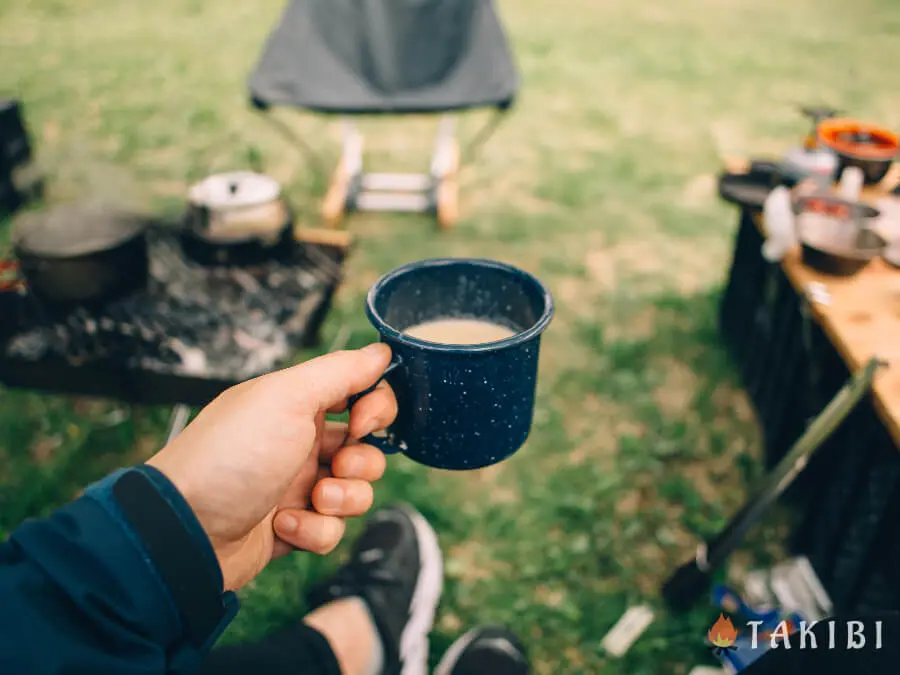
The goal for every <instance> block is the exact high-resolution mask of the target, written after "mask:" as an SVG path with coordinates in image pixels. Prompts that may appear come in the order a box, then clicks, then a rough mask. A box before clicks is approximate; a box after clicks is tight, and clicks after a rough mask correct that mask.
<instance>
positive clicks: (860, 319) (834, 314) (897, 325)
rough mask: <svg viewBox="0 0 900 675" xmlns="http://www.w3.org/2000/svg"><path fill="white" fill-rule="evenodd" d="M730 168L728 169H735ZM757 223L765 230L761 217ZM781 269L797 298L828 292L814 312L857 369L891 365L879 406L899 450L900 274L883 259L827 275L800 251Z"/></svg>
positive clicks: (878, 387)
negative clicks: (871, 363)
mask: <svg viewBox="0 0 900 675" xmlns="http://www.w3.org/2000/svg"><path fill="white" fill-rule="evenodd" d="M733 168H734V165H733V164H732V165H730V166H729V169H733ZM896 176H897V174H896V172H892V174H891V176H889V177H887V178H886V179H885V183H883V184H882V185H880V186H877V187H876V189H874V190H873V189H869V190H868V191H867V193H865V194H864V195H863V196H864V198H868V199H875V198H878V197H881V196H885V195H886V194H887V193H888V192H889V190H888V189H887V188H893V187H894V184H895V182H896ZM753 220H754V223H755V224H756V226H757V227H759V228H760V229H761V230H762V227H763V218H762V214H761V213H756V214H754V217H753ZM781 266H782V268H783V269H784V272H785V274H786V276H787V277H788V279H789V280H790V282H791V284H792V285H793V287H794V288H795V289H796V290H797V292H798V293H801V294H803V295H808V291H809V288H810V284H813V283H819V284H821V285H822V286H824V288H825V289H826V290H827V292H828V296H830V297H829V299H828V302H827V303H825V302H816V301H813V302H811V303H810V305H811V307H810V309H811V313H812V315H813V316H814V317H815V319H816V321H817V322H818V323H819V324H820V325H821V326H822V329H823V330H824V332H825V333H826V335H827V336H828V338H829V339H830V340H831V342H832V344H834V346H835V348H836V349H837V350H838V351H839V352H840V354H841V356H842V357H843V359H844V361H845V362H846V364H847V366H848V367H849V368H850V369H851V370H855V369H856V368H859V367H860V366H862V365H864V364H865V363H866V362H867V361H868V360H869V359H870V358H871V357H872V356H878V357H879V358H881V359H883V360H884V361H887V362H890V364H891V367H889V368H885V369H883V370H882V371H881V373H880V374H879V375H878V376H877V377H876V381H875V384H874V394H875V396H874V398H875V405H876V407H877V409H878V412H879V414H880V415H881V417H882V419H883V420H884V423H885V425H886V426H887V428H888V431H889V432H890V434H891V436H892V437H893V439H894V441H895V442H896V443H897V444H898V446H900V270H898V269H895V268H893V267H891V266H890V265H889V264H887V263H886V262H884V261H883V260H882V259H880V258H878V259H876V260H874V261H872V262H871V263H870V264H869V265H867V266H866V267H865V268H863V269H862V270H861V271H860V272H858V273H856V274H854V275H853V276H849V277H836V276H830V275H827V274H822V273H820V272H818V271H816V270H814V269H812V268H810V267H807V266H806V265H804V264H803V262H802V261H801V253H800V249H799V247H797V248H795V249H794V250H792V251H790V252H789V253H788V254H787V255H786V256H785V258H784V259H783V260H782V262H781Z"/></svg>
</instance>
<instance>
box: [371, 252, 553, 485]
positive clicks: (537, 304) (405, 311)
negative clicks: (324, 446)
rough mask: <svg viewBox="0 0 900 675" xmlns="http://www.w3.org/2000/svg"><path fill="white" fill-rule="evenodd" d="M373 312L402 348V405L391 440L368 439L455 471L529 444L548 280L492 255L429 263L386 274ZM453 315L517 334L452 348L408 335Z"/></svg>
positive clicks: (398, 390) (389, 340) (548, 315)
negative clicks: (481, 258)
mask: <svg viewBox="0 0 900 675" xmlns="http://www.w3.org/2000/svg"><path fill="white" fill-rule="evenodd" d="M366 314H367V315H368V317H369V320H370V321H371V322H372V325H373V326H375V328H376V330H377V331H378V334H379V339H380V341H381V342H384V343H386V344H388V345H389V346H390V347H391V350H392V352H393V360H392V362H391V364H390V366H389V367H388V368H387V370H386V371H385V374H384V379H386V380H387V382H388V384H390V385H391V388H392V389H393V390H394V394H395V395H396V397H397V407H398V413H397V418H396V420H395V421H394V423H393V424H392V425H391V426H390V427H389V428H388V429H387V434H386V436H384V437H373V436H369V437H367V438H366V439H364V440H365V441H366V442H368V443H372V444H373V445H376V446H377V447H379V448H380V449H381V450H382V451H384V452H385V453H394V452H402V453H403V454H405V455H406V456H407V457H409V458H410V459H412V460H414V461H416V462H419V463H420V464H425V465H426V466H431V467H435V468H439V469H453V470H466V469H478V468H481V467H485V466H490V465H492V464H496V463H498V462H501V461H503V460H504V459H506V458H507V457H509V456H511V455H512V454H513V453H515V452H516V451H517V450H518V449H519V448H520V447H522V445H523V444H524V443H525V439H527V438H528V433H529V431H530V430H531V421H532V417H533V413H534V396H535V385H536V382H537V368H538V353H539V350H540V341H541V333H543V332H544V330H545V329H546V328H547V325H548V324H549V323H550V320H551V319H552V317H553V298H552V296H551V295H550V292H549V291H548V290H547V288H546V287H545V286H544V285H543V284H542V283H541V282H540V281H538V280H537V279H536V278H535V277H534V276H532V275H531V274H528V273H527V272H524V271H522V270H520V269H517V268H515V267H513V266H511V265H506V264H504V263H500V262H496V261H493V260H479V259H474V258H445V259H436V260H422V261H419V262H414V263H410V264H408V265H405V266H403V267H400V268H398V269H396V270H394V271H393V272H390V273H388V274H386V275H385V276H383V277H382V278H381V279H379V280H378V281H377V282H376V283H375V285H374V286H372V288H371V290H370V291H369V294H368V298H367V299H366ZM448 318H459V319H476V320H483V321H488V322H490V323H493V324H499V325H501V326H503V327H505V328H507V329H508V330H509V331H511V332H512V333H513V335H512V336H510V337H505V338H503V339H500V340H497V341H495V342H487V343H479V344H446V343H442V342H430V341H427V340H424V339H420V338H416V337H412V336H411V335H407V334H405V333H404V331H405V330H407V329H409V328H410V327H413V326H417V325H419V324H422V323H426V322H429V321H434V320H440V319H448Z"/></svg>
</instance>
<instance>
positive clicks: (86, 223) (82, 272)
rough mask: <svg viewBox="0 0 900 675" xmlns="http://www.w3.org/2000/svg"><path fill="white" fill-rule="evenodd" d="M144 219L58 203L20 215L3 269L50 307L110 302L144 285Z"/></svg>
mask: <svg viewBox="0 0 900 675" xmlns="http://www.w3.org/2000/svg"><path fill="white" fill-rule="evenodd" d="M146 227H147V221H146V220H144V219H143V218H141V217H140V216H135V215H132V214H122V213H117V212H113V211H111V210H110V209H109V208H107V207H102V206H87V207H85V206H70V207H61V208H57V209H54V210H52V211H49V212H44V213H33V214H27V215H26V216H23V217H22V218H20V219H19V220H18V221H16V223H15V224H14V226H13V230H12V243H13V250H14V252H15V256H16V259H17V260H16V261H10V260H7V261H4V265H3V267H4V269H6V270H7V271H17V272H18V275H19V277H20V278H19V279H17V280H14V281H6V282H4V283H3V284H2V285H0V290H10V289H12V288H15V287H17V286H21V285H23V283H24V286H26V287H27V288H28V290H29V292H30V293H32V294H33V295H34V296H35V298H37V299H38V300H40V301H41V302H42V303H44V304H45V305H47V306H48V307H51V308H52V307H61V308H65V307H70V306H72V305H77V304H93V303H100V302H108V301H110V300H114V299H116V298H119V297H122V296H123V295H127V294H128V293H131V292H133V291H135V290H137V289H139V288H142V287H144V286H145V285H146V284H147V279H148V277H149V259H148V255H147V239H146V236H145V231H146Z"/></svg>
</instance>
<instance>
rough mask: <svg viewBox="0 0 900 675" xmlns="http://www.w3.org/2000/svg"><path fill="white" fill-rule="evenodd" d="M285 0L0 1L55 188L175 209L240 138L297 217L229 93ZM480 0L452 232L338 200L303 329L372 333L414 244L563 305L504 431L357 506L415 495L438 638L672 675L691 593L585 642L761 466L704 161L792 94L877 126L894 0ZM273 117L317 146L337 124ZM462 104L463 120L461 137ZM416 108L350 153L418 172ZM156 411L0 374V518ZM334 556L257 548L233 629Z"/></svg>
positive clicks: (131, 433)
mask: <svg viewBox="0 0 900 675" xmlns="http://www.w3.org/2000/svg"><path fill="white" fill-rule="evenodd" d="M281 5H282V0H257V1H256V2H252V3H238V2H214V1H213V0H158V1H157V2H154V3H148V2H114V1H113V0H41V1H40V2H29V1H28V0H2V2H0V64H2V67H0V92H2V93H12V94H16V95H18V96H20V97H21V98H22V99H23V100H24V101H25V103H26V105H27V114H28V120H29V122H30V124H31V127H32V130H33V133H34V137H35V141H36V145H37V148H38V151H39V156H40V160H41V162H42V164H43V165H44V166H45V168H46V171H47V175H48V178H49V183H50V191H49V192H50V194H49V199H50V200H51V201H54V202H56V201H64V200H69V199H73V198H79V197H83V196H85V195H91V196H92V197H94V198H97V197H99V198H106V199H114V200H116V201H117V202H118V203H120V204H134V205H137V206H142V207H148V208H153V209H155V210H158V211H160V212H172V211H174V210H175V209H177V208H178V207H179V204H180V203H181V200H182V199H183V195H184V193H185V189H186V186H187V185H188V184H189V183H190V182H191V181H193V180H196V179H198V178H200V177H201V176H203V175H205V174H207V173H209V172H211V171H216V170H223V169H229V168H235V167H244V166H246V164H247V162H248V158H249V157H253V156H259V157H262V158H264V160H265V168H266V170H267V171H268V172H270V173H271V174H272V175H274V176H275V177H277V178H279V179H280V180H282V181H283V182H285V184H287V185H288V190H289V194H290V196H291V198H292V200H293V201H294V203H295V205H296V206H297V208H298V209H299V212H300V217H301V218H302V219H304V221H308V222H309V223H310V224H313V223H314V222H315V221H316V210H315V207H316V199H317V197H318V196H320V195H321V193H322V191H323V189H324V183H323V180H322V179H321V177H318V176H315V175H313V174H312V173H311V172H310V171H309V170H308V167H305V166H304V165H303V163H302V161H301V160H300V158H299V157H298V156H297V155H296V153H294V152H292V151H291V150H290V149H289V148H285V147H284V146H283V144H282V143H281V141H280V139H279V138H278V137H277V136H276V135H274V134H273V133H272V131H271V130H270V129H269V128H268V127H266V126H265V125H264V124H263V123H262V122H261V121H260V120H259V119H257V118H256V117H255V116H254V115H253V114H252V113H251V112H250V111H249V110H248V108H247V106H246V103H245V86H244V83H245V78H246V76H247V74H248V72H249V70H250V68H251V67H252V65H253V63H254V61H255V59H256V57H257V55H258V53H259V51H260V49H261V46H262V42H263V40H264V38H265V36H266V35H267V33H268V31H269V30H270V29H271V27H272V26H273V24H274V22H275V21H276V19H277V17H278V14H279V11H280V8H281ZM500 5H501V11H502V13H503V15H504V18H505V20H506V24H507V27H508V30H509V33H510V36H511V39H512V41H513V43H514V47H515V50H516V52H517V58H518V61H519V65H520V67H521V69H522V71H523V78H524V88H523V91H522V96H521V99H520V101H519V102H518V105H517V108H516V110H515V111H514V114H513V115H512V118H511V120H510V121H509V123H508V124H507V125H506V126H505V127H503V128H502V130H501V131H500V132H499V133H498V134H497V135H496V137H495V138H494V139H493V140H492V141H491V142H490V143H489V145H488V146H487V147H485V148H484V151H483V152H482V153H481V155H480V157H479V160H478V162H477V163H476V164H474V165H473V166H471V167H469V168H468V169H467V170H466V173H465V174H464V178H463V201H462V208H463V220H462V222H461V223H460V224H459V225H458V227H457V228H456V229H455V230H454V231H452V232H449V233H446V234H438V233H437V232H436V231H435V229H434V227H433V225H432V224H431V223H430V222H428V221H427V220H426V219H425V218H420V217H396V216H387V215H378V216H376V215H362V216H355V217H353V218H352V219H351V220H350V221H349V222H348V224H347V226H348V228H349V229H350V230H352V231H353V232H354V233H355V234H356V235H358V237H359V242H360V243H359V245H358V246H357V248H356V250H355V252H354V254H353V256H352V258H351V260H350V263H349V266H348V278H347V281H346V283H345V285H344V287H343V289H342V292H341V294H340V295H339V297H338V300H337V304H336V307H335V310H334V312H333V313H332V315H331V316H330V318H329V320H328V323H327V325H326V330H325V341H324V342H325V344H326V345H327V344H328V343H329V342H330V341H331V340H332V339H333V338H334V337H335V336H337V335H338V334H339V333H341V332H342V330H343V329H344V327H346V328H349V329H350V330H351V333H350V338H349V344H350V346H361V345H363V344H366V343H367V342H369V341H371V340H373V339H374V332H373V330H372V329H371V328H370V327H369V326H368V324H367V322H366V320H365V317H364V315H363V312H362V301H363V296H364V293H365V291H366V289H367V287H368V286H369V285H370V284H371V283H372V281H374V279H376V278H377V277H378V276H379V275H380V274H381V273H383V272H385V271H387V270H389V269H391V268H393V267H396V266H398V265H400V264H402V263H405V262H407V261H410V260H414V259H418V258H427V257H435V256H443V255H478V256H484V257H493V258H498V259H501V260H505V261H508V262H512V263H514V264H517V265H519V266H521V267H524V268H526V269H528V270H530V271H532V272H534V273H535V274H537V275H539V276H540V277H541V278H542V279H543V280H544V281H545V282H546V283H547V284H548V285H549V286H550V287H551V289H552V290H553V292H554V294H555V297H556V301H557V307H558V313H557V316H556V319H555V321H554V323H553V324H552V325H551V327H550V329H549V330H548V332H547V333H546V335H545V339H544V346H543V351H542V361H541V375H540V381H539V394H538V396H539V397H538V404H537V409H536V411H535V420H534V428H533V431H532V435H531V438H530V440H529V442H528V444H527V446H526V447H525V448H524V449H523V450H522V451H521V452H519V453H518V454H517V455H516V456H515V457H514V458H512V459H511V460H509V461H507V462H505V463H503V464H502V465H500V466H497V467H494V468H491V469H487V470H483V471H479V472H471V473H463V474H450V473H445V472H438V471H429V470H426V469H424V468H423V467H420V466H417V465H414V464H412V463H411V462H409V461H406V460H404V459H403V458H392V459H391V460H390V466H389V471H388V474H387V476H386V477H385V479H384V480H383V481H382V482H381V483H380V484H379V486H378V489H377V493H378V500H379V502H382V503H384V502H389V501H392V500H397V499H402V500H409V501H411V502H412V503H414V504H415V505H416V506H417V507H418V508H420V509H421V510H422V511H423V512H424V513H425V514H426V515H427V516H428V517H429V518H430V519H431V520H432V522H433V523H434V525H435V527H436V528H437V530H438V532H439V535H440V538H441V542H442V545H443V549H444V552H445V555H446V572H447V577H448V579H447V585H446V591H445V594H444V598H443V602H442V606H441V609H440V612H439V616H438V622H437V627H436V637H435V640H434V644H433V654H432V655H433V657H434V658H437V657H439V655H440V653H441V652H442V651H443V649H444V648H446V646H447V645H448V644H449V643H450V641H452V640H453V639H454V638H455V637H456V636H458V635H459V634H460V632H461V631H464V630H465V629H466V628H467V627H470V626H472V625H474V624H476V623H484V622H493V623H502V624H507V625H509V626H511V627H512V628H514V629H515V630H517V631H518V632H519V633H520V634H521V635H523V636H524V637H525V638H526V640H527V642H528V644H529V645H530V648H531V653H532V657H533V660H534V663H535V671H536V672H537V673H539V674H540V675H550V674H553V675H558V674H562V673H608V674H610V675H614V674H616V673H622V674H623V675H624V674H626V673H627V674H628V675H643V674H645V673H686V672H687V671H688V670H689V669H690V667H692V666H693V665H695V664H698V663H708V662H709V660H710V657H709V655H708V652H707V650H706V648H705V647H704V644H703V636H704V634H705V631H706V628H708V626H709V625H710V623H711V620H713V619H714V618H715V615H713V614H712V613H711V611H709V610H705V609H702V608H701V609H698V610H696V611H695V612H694V613H693V614H690V615H688V616H682V617H675V616H669V615H666V614H665V613H664V612H662V611H661V612H660V618H659V620H658V621H657V622H656V623H655V624H654V626H653V627H652V628H651V630H650V631H649V632H648V633H647V634H646V635H645V636H644V637H643V638H642V639H641V640H640V641H639V642H638V643H637V644H636V646H635V647H634V648H633V649H632V651H631V652H629V653H628V654H627V655H626V657H625V658H623V659H621V660H613V659H610V658H609V657H607V656H605V655H604V653H603V651H602V650H601V649H600V640H601V638H602V636H603V635H604V634H605V633H606V631H607V630H608V629H609V628H610V627H611V626H612V624H613V623H614V622H615V621H616V620H617V619H618V617H619V615H620V614H621V612H622V611H623V609H624V608H625V607H626V606H627V605H628V604H629V603H632V602H637V601H641V600H647V601H649V602H651V603H653V604H655V605H658V604H659V603H658V599H657V598H656V589H657V587H658V585H659V582H660V581H661V580H662V579H663V578H664V577H665V575H666V573H667V570H669V569H671V566H672V564H674V563H675V562H676V561H680V560H681V559H682V558H684V557H685V556H686V555H688V553H689V552H690V550H691V547H692V543H693V542H694V541H695V540H696V537H697V536H700V535H702V534H704V533H709V532H711V531H712V530H714V529H715V528H716V526H717V525H719V524H720V523H721V522H722V520H723V518H724V517H726V516H727V515H728V514H729V513H730V512H731V511H732V510H733V509H734V508H735V506H736V505H737V504H739V502H740V501H741V498H742V496H743V495H744V491H745V487H746V485H747V484H748V482H749V481H750V480H751V479H752V478H753V477H754V476H755V475H757V474H758V473H759V471H760V469H759V466H758V462H757V457H758V455H759V438H758V433H757V430H756V427H755V424H754V421H753V416H752V412H751V410H750V408H749V406H748V403H747V400H746V398H745V396H744V395H743V393H742V392H741V390H740V387H739V382H738V380H737V377H736V375H735V373H734V371H733V369H732V367H731V365H730V363H729V360H728V358H727V355H726V353H725V351H724V350H723V348H722V347H721V345H720V343H719V338H718V336H717V332H716V322H715V315H716V310H717V301H718V297H719V295H720V290H721V286H722V283H723V280H724V278H725V274H726V271H727V266H728V263H729V247H730V243H731V238H732V234H733V231H734V225H735V222H736V219H735V214H734V213H732V212H731V211H730V209H729V208H727V207H726V206H724V205H722V204H721V203H720V202H718V201H717V198H716V195H715V173H716V171H717V169H718V166H719V163H720V159H721V157H722V156H723V155H728V154H738V155H739V154H765V153H773V152H778V151H779V150H780V149H782V148H784V147H785V146H786V145H787V144H789V143H791V142H794V141H796V139H797V138H798V137H799V136H800V135H801V134H802V133H803V132H805V131H806V124H805V122H804V121H803V120H802V119H800V117H799V116H798V115H797V113H796V105H797V104H799V103H804V102H826V103H830V104H832V105H836V106H839V107H843V108H845V109H847V110H849V111H852V112H853V113H854V114H856V115H859V116H863V117H866V118H871V119H873V120H877V121H881V122H883V123H885V124H889V125H891V126H893V127H895V128H896V127H900V99H898V95H897V92H898V91H900V71H898V64H900V40H898V39H897V34H898V32H900V5H898V4H896V2H894V1H893V0H857V1H856V2H852V3H849V2H844V3H836V2H834V3H832V2H822V1H821V0H794V2H791V3H784V2H780V1H778V0H752V1H751V0H681V1H680V2H672V1H671V0H641V1H639V2H634V1H632V0H602V1H600V0H556V1H555V2H546V1H539V0H507V1H505V2H501V3H500ZM289 119H292V120H294V122H293V123H294V125H295V127H296V128H297V129H298V130H299V131H300V132H301V133H303V134H304V135H305V136H306V137H308V138H310V139H312V140H314V141H315V143H316V145H317V147H318V148H320V149H321V151H322V152H323V154H325V155H327V156H328V157H329V158H334V157H335V155H336V152H337V139H338V136H337V129H336V128H335V125H334V124H333V123H332V122H331V121H329V120H328V119H323V118H319V117H315V116H312V115H305V116H299V117H298V116H294V117H290V118H289ZM478 122H480V115H477V114H476V115H473V116H472V117H468V118H466V119H465V120H464V122H463V124H462V132H463V135H465V134H467V133H469V134H470V133H472V132H473V131H474V130H475V129H476V127H477V124H478ZM433 127H434V121H433V120H432V119H427V118H426V119H421V120H418V119H417V120H414V121H413V122H403V123H396V122H393V123H392V122H391V121H390V120H372V121H367V122H366V123H365V124H364V129H365V130H366V132H367V134H368V136H367V142H368V149H369V152H370V154H369V157H370V159H371V160H372V162H373V165H375V164H376V163H382V164H384V165H390V166H391V167H394V166H397V165H398V164H399V166H401V167H404V168H405V167H407V166H408V167H415V166H416V165H417V164H423V165H424V162H426V161H427V156H428V153H429V150H430V148H429V144H430V134H431V132H432V130H433ZM3 236H4V237H5V235H3ZM312 355H314V353H313V352H310V353H308V354H303V355H300V356H299V357H298V358H301V359H302V358H308V357H310V356H312ZM166 414H167V411H166V410H163V409H157V410H140V411H137V413H136V414H135V415H134V416H128V415H125V414H123V410H122V409H121V407H120V406H117V405H116V404H114V403H111V402H105V401H84V400H80V401H76V400H71V399H66V398H62V397H53V396H41V395H37V394H33V393H24V392H16V391H9V390H3V389H0V536H5V535H6V534H7V533H8V532H9V531H10V530H11V529H12V528H13V527H15V525H16V524H17V523H18V522H19V521H20V520H21V519H22V518H24V517H26V516H32V515H39V514H42V513H46V512H48V511H49V510H50V509H52V508H53V507H54V506H56V505H58V504H60V503H62V502H64V501H66V500H68V499H70V498H71V497H72V496H73V495H74V494H75V493H76V492H77V490H78V489H79V487H81V486H82V485H83V484H85V483H86V482H88V481H91V480H93V479H96V478H99V477H101V476H102V475H104V474H105V473H106V472H108V471H109V470H111V469H112V468H115V467H117V466H122V465H126V464H129V463H133V462H136V461H140V460H141V459H142V458H145V457H147V456H148V455H149V454H151V453H152V452H153V451H154V450H155V449H157V448H158V447H159V444H160V443H161V442H162V437H163V432H164V428H165V421H166ZM783 531H784V525H783V523H782V521H781V519H779V518H773V519H771V520H770V522H769V523H767V524H766V525H765V526H764V527H763V528H761V530H760V532H758V533H757V535H756V537H755V541H754V543H753V545H751V546H749V547H748V550H747V551H746V552H745V553H744V555H743V556H741V557H740V560H739V562H740V563H741V564H747V563H748V561H751V560H752V561H754V562H758V563H759V562H765V560H766V559H767V556H769V555H772V554H773V553H774V552H777V548H778V543H779V541H781V539H782V535H783ZM335 562H336V561H335V558H334V557H332V558H328V559H314V558H312V557H311V556H306V555H296V556H294V557H292V558H290V559H286V560H282V561H279V562H278V563H277V564H275V565H273V566H272V567H271V568H270V569H269V570H267V571H266V572H265V573H264V574H263V575H262V576H261V577H260V578H259V579H258V580H257V581H256V582H255V583H254V584H253V585H252V586H251V587H249V588H247V589H246V590H245V591H243V593H242V599H243V604H244V609H243V612H242V614H241V616H240V617H239V619H238V620H237V621H236V622H235V624H234V625H233V627H232V628H231V629H230V631H229V633H228V634H227V639H229V640H243V639H249V638H251V637H253V636H258V635H261V634H263V633H264V632H266V631H267V630H269V629H270V628H271V627H273V626H277V625H282V624H284V623H285V622H288V621H295V620H297V618H298V617H299V616H300V615H301V613H302V611H303V589H304V588H305V587H306V585H307V584H308V583H309V582H311V581H312V580H313V579H314V578H316V577H317V576H319V575H321V574H323V573H325V572H326V571H327V570H328V569H329V568H331V567H332V566H333V565H334V564H335Z"/></svg>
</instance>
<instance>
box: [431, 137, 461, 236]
mask: <svg viewBox="0 0 900 675" xmlns="http://www.w3.org/2000/svg"><path fill="white" fill-rule="evenodd" d="M448 155H449V156H448V163H447V171H446V173H445V174H444V175H443V176H441V177H440V178H439V179H438V185H437V190H436V202H437V222H438V227H439V228H440V229H442V230H449V229H450V228H452V227H453V226H454V225H456V223H457V221H458V220H459V181H458V180H457V170H458V169H459V144H458V143H457V142H456V140H455V139H454V140H453V141H451V143H450V146H449V148H448Z"/></svg>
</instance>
